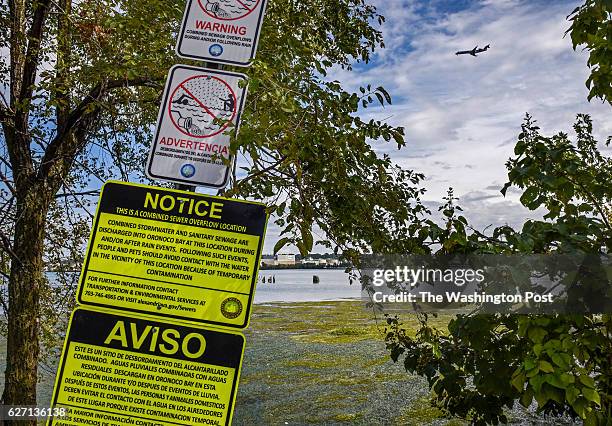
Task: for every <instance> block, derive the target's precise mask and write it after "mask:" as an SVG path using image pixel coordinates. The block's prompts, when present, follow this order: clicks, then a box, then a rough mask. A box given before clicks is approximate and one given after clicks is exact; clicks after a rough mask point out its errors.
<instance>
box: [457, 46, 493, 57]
mask: <svg viewBox="0 0 612 426" xmlns="http://www.w3.org/2000/svg"><path fill="white" fill-rule="evenodd" d="M490 47H491V45H490V44H487V45H486V46H485V47H484V48H483V49H479V48H478V45H476V47H475V48H473V49H472V50H460V51H459V52H457V53H455V55H472V56H477V54H478V53H482V52H486V51H487V50H489V48H490Z"/></svg>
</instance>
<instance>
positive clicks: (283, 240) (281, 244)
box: [274, 237, 289, 254]
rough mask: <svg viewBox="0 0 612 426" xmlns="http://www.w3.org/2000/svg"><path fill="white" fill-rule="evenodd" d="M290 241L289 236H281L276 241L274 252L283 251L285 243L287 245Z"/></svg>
mask: <svg viewBox="0 0 612 426" xmlns="http://www.w3.org/2000/svg"><path fill="white" fill-rule="evenodd" d="M288 242H289V238H287V237H285V238H281V239H280V240H278V241H277V242H276V244H274V254H276V253H278V252H279V251H281V250H282V249H283V247H285V245H287V243H288Z"/></svg>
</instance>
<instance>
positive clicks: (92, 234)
mask: <svg viewBox="0 0 612 426" xmlns="http://www.w3.org/2000/svg"><path fill="white" fill-rule="evenodd" d="M108 185H123V186H129V187H137V188H148V189H154V190H156V191H168V192H171V193H175V194H184V195H187V196H194V193H193V192H189V191H183V190H179V189H171V188H162V187H157V186H150V185H144V184H139V183H132V182H123V181H115V180H109V181H106V182H105V183H104V185H103V186H102V189H101V190H100V197H99V199H98V205H97V207H96V213H95V217H94V222H93V225H92V228H91V231H90V234H89V241H88V244H87V252H86V253H85V259H84V261H83V267H82V268H81V274H80V276H79V285H78V288H77V292H76V300H77V303H78V304H79V305H83V306H93V307H97V308H101V309H110V310H117V311H122V312H134V313H137V314H142V315H145V316H155V317H161V318H168V319H173V320H177V321H181V322H188V323H195V324H208V325H211V326H214V327H221V328H229V329H239V330H243V329H246V328H247V327H248V326H249V324H250V321H251V309H252V306H253V299H254V297H255V291H256V290H257V281H258V280H257V277H258V275H259V267H260V264H261V256H262V250H263V244H264V240H265V236H266V231H267V226H268V219H269V213H267V211H266V218H265V223H264V226H263V231H262V234H261V236H260V237H259V244H258V246H257V256H256V259H255V268H254V271H253V277H252V278H251V287H250V291H249V298H248V304H247V306H246V307H244V309H245V311H246V312H245V321H244V323H242V324H231V323H226V322H219V321H212V320H206V319H195V318H189V317H185V316H182V315H172V314H166V313H158V312H151V311H144V310H141V309H133V308H127V307H121V306H118V305H110V304H102V303H95V302H89V301H84V300H83V297H82V296H83V290H84V287H85V277H86V276H87V273H88V272H89V270H88V266H89V261H90V259H91V253H92V252H93V243H94V240H95V236H96V232H97V229H98V224H99V221H100V216H101V213H102V212H101V205H102V197H103V196H104V190H105V188H106V187H107V186H108ZM198 195H204V196H206V197H207V198H212V199H215V200H219V201H223V202H225V201H231V202H235V203H241V204H248V205H260V206H262V207H264V208H265V207H266V205H265V204H264V203H259V202H256V201H246V200H239V199H234V198H224V197H219V196H214V195H207V194H198ZM227 293H231V292H230V291H228V292H227Z"/></svg>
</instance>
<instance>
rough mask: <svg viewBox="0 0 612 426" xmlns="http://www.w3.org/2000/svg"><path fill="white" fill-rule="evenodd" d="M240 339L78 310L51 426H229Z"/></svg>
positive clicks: (66, 346) (68, 338)
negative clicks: (61, 410)
mask: <svg viewBox="0 0 612 426" xmlns="http://www.w3.org/2000/svg"><path fill="white" fill-rule="evenodd" d="M243 352H244V337H243V336H242V335H240V334H236V333H228V332H220V331H213V330H208V329H204V328H201V327H193V326H184V325H178V324H174V323H171V322H166V321H160V320H158V319H151V318H149V319H145V318H142V317H138V316H133V315H130V316H129V317H128V316H123V315H121V314H117V313H109V312H101V311H96V310H91V309H83V308H77V309H76V310H75V311H74V312H73V314H72V317H71V319H70V324H69V325H68V332H67V334H66V341H65V343H64V350H63V352H62V357H61V359H60V365H59V368H58V373H57V377H56V383H55V389H54V391H53V400H52V406H53V407H63V408H66V409H67V410H66V415H65V416H62V417H61V418H60V417H58V418H52V419H50V420H49V423H48V424H49V425H56V426H68V425H70V426H73V425H74V426H77V425H79V426H80V425H86V424H92V425H96V424H97V425H177V424H180V425H229V424H231V417H232V414H233V405H234V401H235V399H236V391H237V385H238V378H239V377H240V366H241V364H242V355H243Z"/></svg>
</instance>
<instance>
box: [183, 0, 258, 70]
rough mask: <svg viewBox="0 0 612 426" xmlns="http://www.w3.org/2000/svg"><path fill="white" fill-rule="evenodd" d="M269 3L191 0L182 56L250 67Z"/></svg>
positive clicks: (188, 4) (186, 18) (234, 0)
mask: <svg viewBox="0 0 612 426" xmlns="http://www.w3.org/2000/svg"><path fill="white" fill-rule="evenodd" d="M265 8H266V0H189V1H188V2H187V7H186V9H185V15H184V17H183V24H182V26H181V32H180V34H179V38H178V42H177V45H176V52H177V54H178V55H179V56H182V57H184V58H189V59H197V60H203V61H212V62H221V63H226V64H230V65H238V66H248V65H249V64H250V63H251V62H252V60H253V59H254V58H255V52H256V51H257V42H258V39H259V33H260V30H261V23H262V20H263V16H264V11H265Z"/></svg>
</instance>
